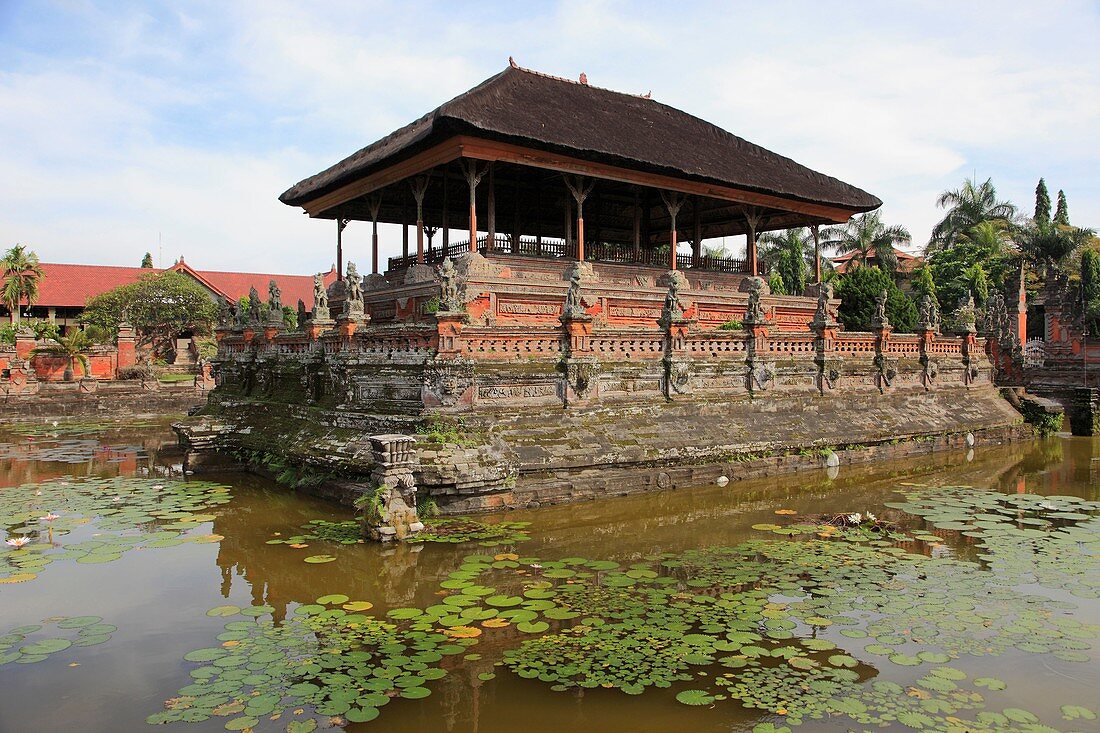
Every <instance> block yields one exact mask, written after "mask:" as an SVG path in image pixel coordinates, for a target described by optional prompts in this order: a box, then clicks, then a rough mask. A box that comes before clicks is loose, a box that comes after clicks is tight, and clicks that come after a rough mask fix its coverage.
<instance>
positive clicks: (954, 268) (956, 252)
mask: <svg viewBox="0 0 1100 733" xmlns="http://www.w3.org/2000/svg"><path fill="white" fill-rule="evenodd" d="M1017 262H1018V260H1017V254H1016V252H1015V250H1014V249H1013V247H1012V242H1011V232H1010V230H1009V229H1008V228H1007V227H1006V226H1005V225H1004V224H1002V223H1001V222H982V223H980V224H978V225H977V226H974V227H972V228H971V229H970V230H969V231H967V232H965V233H964V234H962V235H960V236H959V238H958V239H957V240H956V243H955V245H954V246H953V247H951V248H950V249H941V250H938V251H936V252H933V253H932V254H930V255H929V256H928V260H927V264H926V268H928V269H929V270H930V271H931V274H932V280H933V281H934V282H935V284H936V293H935V295H936V297H937V298H938V299H939V302H940V310H941V311H942V312H943V313H951V312H953V311H954V310H955V308H957V307H958V305H959V301H960V300H962V299H964V298H966V297H967V294H968V293H970V292H971V291H973V292H974V299H975V301H977V304H979V305H980V304H981V303H982V302H984V299H985V297H987V295H988V293H989V291H990V290H994V291H997V290H1003V289H1004V287H1005V284H1006V283H1007V282H1008V280H1009V278H1011V277H1012V276H1013V274H1014V273H1015V272H1016V266H1017ZM983 291H984V293H985V295H983V294H982V292H983Z"/></svg>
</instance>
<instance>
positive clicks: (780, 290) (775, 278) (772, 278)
mask: <svg viewBox="0 0 1100 733" xmlns="http://www.w3.org/2000/svg"><path fill="white" fill-rule="evenodd" d="M768 288H769V289H770V290H771V291H772V295H787V285H786V283H784V282H783V276H782V275H781V274H780V273H779V270H772V274H771V275H769V276H768Z"/></svg>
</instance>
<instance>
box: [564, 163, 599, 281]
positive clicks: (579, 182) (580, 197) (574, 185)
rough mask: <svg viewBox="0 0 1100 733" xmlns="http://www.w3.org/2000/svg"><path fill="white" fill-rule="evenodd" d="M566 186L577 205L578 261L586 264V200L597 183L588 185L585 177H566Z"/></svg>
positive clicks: (592, 182) (593, 182) (589, 182)
mask: <svg viewBox="0 0 1100 733" xmlns="http://www.w3.org/2000/svg"><path fill="white" fill-rule="evenodd" d="M565 185H566V187H568V188H569V192H570V193H571V194H573V200H574V201H575V202H576V203H577V261H578V262H584V200H585V199H586V198H588V194H590V193H592V187H593V186H594V185H596V182H595V181H588V182H587V185H586V184H585V179H584V176H565Z"/></svg>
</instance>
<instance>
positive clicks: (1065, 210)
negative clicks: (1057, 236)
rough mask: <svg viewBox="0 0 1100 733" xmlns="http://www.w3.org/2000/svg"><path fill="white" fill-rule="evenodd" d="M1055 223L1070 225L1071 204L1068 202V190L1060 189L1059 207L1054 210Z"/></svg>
mask: <svg viewBox="0 0 1100 733" xmlns="http://www.w3.org/2000/svg"><path fill="white" fill-rule="evenodd" d="M1054 223H1055V224H1061V225H1062V226H1064V227H1068V226H1069V205H1068V204H1066V192H1065V191H1063V190H1061V189H1058V208H1057V209H1055V210H1054Z"/></svg>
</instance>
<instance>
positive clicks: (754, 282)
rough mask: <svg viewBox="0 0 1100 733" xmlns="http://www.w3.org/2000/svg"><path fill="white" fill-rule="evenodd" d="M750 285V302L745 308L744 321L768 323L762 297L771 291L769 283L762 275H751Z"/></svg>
mask: <svg viewBox="0 0 1100 733" xmlns="http://www.w3.org/2000/svg"><path fill="white" fill-rule="evenodd" d="M748 287H749V303H748V307H747V308H746V309H745V321H744V322H745V323H746V324H750V325H751V324H761V323H766V322H767V317H766V316H765V314H764V304H763V302H762V301H761V299H762V298H763V297H764V296H765V295H769V294H770V293H771V290H770V288H768V283H766V282H765V281H764V278H762V277H751V278H749V283H748Z"/></svg>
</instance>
